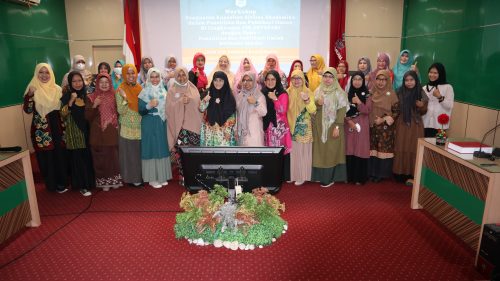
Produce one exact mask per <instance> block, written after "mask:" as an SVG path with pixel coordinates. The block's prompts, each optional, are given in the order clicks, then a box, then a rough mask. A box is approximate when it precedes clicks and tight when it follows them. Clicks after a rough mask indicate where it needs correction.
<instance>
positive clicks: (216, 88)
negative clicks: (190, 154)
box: [200, 71, 237, 146]
mask: <svg viewBox="0 0 500 281" xmlns="http://www.w3.org/2000/svg"><path fill="white" fill-rule="evenodd" d="M200 111H201V112H205V116H204V118H203V124H202V125H201V139H200V145H201V146H236V145H237V143H236V138H235V133H234V126H235V125H236V100H235V99H234V96H233V93H232V91H231V88H230V87H229V80H228V77H227V75H226V73H224V72H223V71H217V72H215V73H214V74H213V80H212V82H211V83H210V88H209V89H208V94H207V96H206V97H205V98H204V99H203V100H202V101H201V104H200Z"/></svg>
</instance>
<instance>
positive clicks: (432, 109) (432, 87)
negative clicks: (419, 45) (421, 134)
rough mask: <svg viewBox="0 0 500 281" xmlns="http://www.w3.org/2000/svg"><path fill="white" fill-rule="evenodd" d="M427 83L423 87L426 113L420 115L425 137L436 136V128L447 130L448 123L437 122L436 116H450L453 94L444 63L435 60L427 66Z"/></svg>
mask: <svg viewBox="0 0 500 281" xmlns="http://www.w3.org/2000/svg"><path fill="white" fill-rule="evenodd" d="M428 73H429V74H428V75H429V83H427V85H425V86H424V87H423V89H424V92H425V94H426V95H427V98H429V105H428V106H427V113H426V114H425V115H424V116H422V118H423V119H424V128H425V137H426V138H434V137H436V134H437V131H438V129H445V130H447V129H448V128H449V126H450V124H449V123H448V124H445V125H441V124H439V123H438V122H437V118H438V116H439V115H441V114H446V115H448V116H450V117H451V111H452V109H453V100H454V97H455V94H454V92H453V87H452V86H451V85H450V84H448V82H446V70H445V68H444V65H443V64H441V63H439V62H435V63H433V64H432V65H431V66H430V67H429V71H428Z"/></svg>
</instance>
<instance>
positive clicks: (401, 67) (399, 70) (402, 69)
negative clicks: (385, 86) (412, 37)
mask: <svg viewBox="0 0 500 281" xmlns="http://www.w3.org/2000/svg"><path fill="white" fill-rule="evenodd" d="M404 53H407V54H408V61H407V62H406V63H405V64H402V63H401V57H402V56H403V54H404ZM412 64H413V56H412V54H411V52H410V50H402V51H401V53H399V59H398V62H397V63H396V66H394V68H393V70H392V71H393V72H394V82H393V84H394V89H398V88H399V87H401V85H403V76H404V75H405V73H406V72H407V71H408V70H410V67H411V65H412Z"/></svg>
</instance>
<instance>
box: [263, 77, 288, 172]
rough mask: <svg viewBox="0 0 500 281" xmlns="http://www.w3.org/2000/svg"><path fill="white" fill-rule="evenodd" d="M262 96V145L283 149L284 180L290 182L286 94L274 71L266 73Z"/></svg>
mask: <svg viewBox="0 0 500 281" xmlns="http://www.w3.org/2000/svg"><path fill="white" fill-rule="evenodd" d="M264 79H265V80H264V87H263V88H262V94H263V95H264V96H265V97H266V106H267V114H266V115H265V116H264V118H262V123H263V125H264V127H263V128H264V132H265V135H264V143H265V145H266V146H283V147H284V148H285V152H284V155H285V161H284V170H283V171H284V172H283V177H284V180H286V181H290V150H291V149H292V136H291V134H290V127H289V126H288V119H287V117H286V115H287V111H288V93H287V92H286V90H285V89H284V88H283V84H281V78H280V74H279V73H278V72H277V71H275V70H270V71H268V72H267V74H266V77H265V78H264Z"/></svg>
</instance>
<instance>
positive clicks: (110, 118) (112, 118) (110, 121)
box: [88, 74, 118, 131]
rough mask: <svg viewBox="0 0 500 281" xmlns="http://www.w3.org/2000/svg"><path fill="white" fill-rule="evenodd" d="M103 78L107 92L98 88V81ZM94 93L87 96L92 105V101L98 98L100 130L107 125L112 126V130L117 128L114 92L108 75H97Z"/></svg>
mask: <svg viewBox="0 0 500 281" xmlns="http://www.w3.org/2000/svg"><path fill="white" fill-rule="evenodd" d="M102 78H105V79H107V80H108V81H109V90H107V91H103V90H101V88H99V81H100V80H101V79H102ZM95 81H96V87H95V91H94V92H93V93H92V94H90V95H88V98H89V100H90V101H91V102H92V103H94V101H95V100H96V99H97V98H99V100H101V104H100V105H99V107H98V109H99V115H100V117H101V123H100V126H101V130H103V131H104V130H105V129H106V127H107V126H108V125H113V127H114V128H118V114H117V111H116V100H115V90H114V88H113V86H112V85H113V84H112V81H111V77H110V76H109V75H108V74H98V75H97V78H96V80H95Z"/></svg>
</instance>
